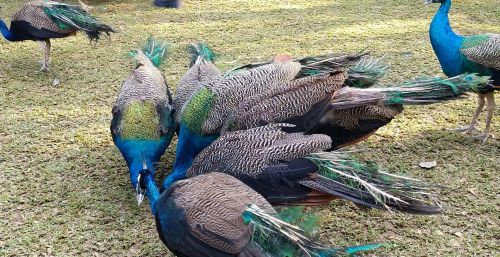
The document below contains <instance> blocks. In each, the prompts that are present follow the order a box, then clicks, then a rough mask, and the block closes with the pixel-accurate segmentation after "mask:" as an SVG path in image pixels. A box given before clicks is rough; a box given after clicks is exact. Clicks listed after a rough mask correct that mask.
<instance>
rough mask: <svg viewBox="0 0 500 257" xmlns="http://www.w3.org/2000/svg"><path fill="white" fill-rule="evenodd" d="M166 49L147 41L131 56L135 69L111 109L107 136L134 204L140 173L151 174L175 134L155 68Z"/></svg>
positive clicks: (166, 92) (140, 196) (168, 99)
mask: <svg viewBox="0 0 500 257" xmlns="http://www.w3.org/2000/svg"><path fill="white" fill-rule="evenodd" d="M166 50H167V45H166V44H165V43H163V44H160V43H158V42H157V41H155V40H154V39H152V38H150V39H149V40H148V42H147V43H146V45H145V47H144V48H143V49H142V50H137V51H136V52H134V53H133V56H134V59H135V61H136V63H137V64H136V67H135V69H134V70H133V72H132V74H130V76H129V77H128V79H127V80H126V81H125V82H124V83H123V85H122V87H121V89H120V93H119V95H118V99H117V100H116V104H115V105H114V106H113V109H112V113H113V119H112V121H111V135H112V137H113V141H114V143H115V145H116V147H117V148H118V149H119V150H120V152H121V153H122V155H123V158H125V161H126V162H127V165H128V168H129V173H130V181H131V183H132V186H133V188H134V189H135V190H136V197H137V201H138V204H140V203H141V201H142V199H143V192H142V189H141V187H140V186H139V183H138V182H139V180H140V172H141V171H143V170H149V171H150V172H151V173H153V174H154V173H155V167H154V166H155V164H156V163H157V162H158V161H159V160H160V157H161V156H162V155H163V153H164V152H165V150H166V148H167V147H168V145H169V144H170V141H171V140H172V137H173V135H174V133H175V122H174V117H173V112H174V111H173V108H172V97H171V95H170V91H169V89H168V85H167V82H166V80H165V78H164V77H163V74H162V73H161V72H160V70H159V69H158V67H159V66H160V64H161V63H162V61H163V60H164V58H165V56H166Z"/></svg>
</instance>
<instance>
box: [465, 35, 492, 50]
mask: <svg viewBox="0 0 500 257" xmlns="http://www.w3.org/2000/svg"><path fill="white" fill-rule="evenodd" d="M490 38H491V35H486V34H483V35H474V36H468V37H464V40H463V41H462V49H467V48H471V47H476V46H478V45H481V44H483V43H484V42H486V41H488V40H489V39H490Z"/></svg>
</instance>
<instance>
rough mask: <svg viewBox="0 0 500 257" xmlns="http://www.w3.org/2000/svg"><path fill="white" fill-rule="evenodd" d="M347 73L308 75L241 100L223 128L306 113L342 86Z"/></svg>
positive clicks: (239, 127) (263, 122)
mask: <svg viewBox="0 0 500 257" xmlns="http://www.w3.org/2000/svg"><path fill="white" fill-rule="evenodd" d="M346 78H347V74H346V73H345V72H339V73H336V74H327V75H318V76H308V77H303V78H299V79H296V80H294V81H292V82H290V83H288V84H287V85H286V86H284V87H281V88H278V89H275V90H272V91H270V92H267V93H265V94H261V95H257V96H254V97H251V98H249V99H248V100H245V101H244V102H242V103H241V104H240V105H239V108H238V109H237V110H236V111H234V114H233V115H232V117H231V118H230V119H228V121H227V123H226V127H225V128H227V129H230V130H238V129H247V128H252V127H256V126H261V125H265V124H269V123H273V122H275V123H276V122H283V121H285V120H287V119H291V118H294V117H298V116H303V115H305V114H306V113H307V114H308V116H321V115H317V114H312V113H308V112H309V111H310V110H311V108H312V107H313V106H314V105H315V104H317V103H319V102H320V101H322V100H323V99H325V98H328V97H329V96H330V95H332V94H333V92H335V91H336V90H338V89H339V88H341V87H342V85H343V84H344V81H345V79H346Z"/></svg>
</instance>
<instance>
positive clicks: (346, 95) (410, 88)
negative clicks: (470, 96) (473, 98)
mask: <svg viewBox="0 0 500 257" xmlns="http://www.w3.org/2000/svg"><path fill="white" fill-rule="evenodd" d="M490 87H491V86H490V85H489V77H486V76H477V75H475V74H464V75H460V76H456V77H452V78H447V79H443V78H419V79H417V80H413V81H409V82H405V83H402V84H401V85H399V86H398V85H393V86H390V87H386V88H369V89H356V88H349V87H345V88H342V89H341V90H339V91H338V92H337V93H336V94H335V96H334V97H333V98H332V100H331V102H330V108H332V109H344V108H351V107H357V106H364V105H368V104H376V105H399V104H414V105H421V104H431V103H437V102H440V101H445V100H449V99H453V98H458V97H460V96H462V95H463V94H465V93H467V92H479V91H482V90H485V89H488V88H490Z"/></svg>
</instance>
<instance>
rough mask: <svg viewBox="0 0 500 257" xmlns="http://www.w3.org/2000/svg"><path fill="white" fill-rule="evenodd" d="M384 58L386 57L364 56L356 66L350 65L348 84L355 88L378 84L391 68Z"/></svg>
mask: <svg viewBox="0 0 500 257" xmlns="http://www.w3.org/2000/svg"><path fill="white" fill-rule="evenodd" d="M383 59H384V57H380V58H374V57H373V56H363V57H362V58H361V60H359V61H358V62H357V63H356V64H355V65H354V66H351V67H349V69H348V74H349V77H348V78H347V81H346V84H347V85H348V86H350V87H355V88H368V87H371V86H373V85H374V84H376V83H377V81H378V80H380V79H381V78H383V77H384V76H385V74H386V73H387V69H388V68H389V66H388V65H387V64H385V63H384V62H383Z"/></svg>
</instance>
